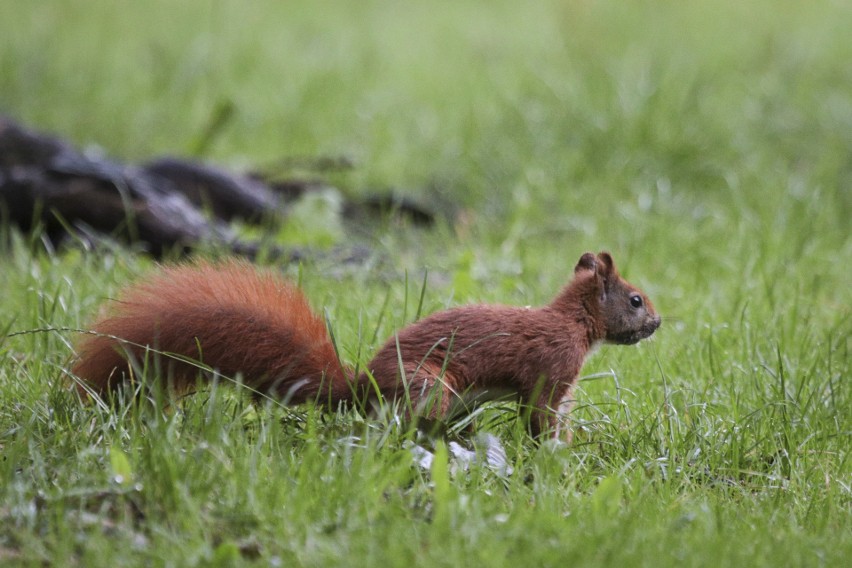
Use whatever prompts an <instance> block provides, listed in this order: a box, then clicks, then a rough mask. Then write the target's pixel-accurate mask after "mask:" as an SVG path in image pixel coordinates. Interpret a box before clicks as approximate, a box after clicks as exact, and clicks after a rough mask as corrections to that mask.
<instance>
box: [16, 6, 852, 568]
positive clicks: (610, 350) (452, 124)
mask: <svg viewBox="0 0 852 568" xmlns="http://www.w3.org/2000/svg"><path fill="white" fill-rule="evenodd" d="M850 29H852V5H849V4H848V3H846V2H839V1H828V0H826V1H816V2H793V1H786V0H781V1H769V0H750V1H747V2H733V1H722V2H714V3H710V4H708V3H701V2H665V1H647V2H633V3H622V2H615V1H608V0H601V1H555V0H554V1H546V2H544V1H542V2H539V1H536V2H529V3H518V2H504V1H496V2H465V3H450V2H437V3H431V4H423V5H416V4H410V5H409V4H408V3H398V2H385V1H371V2H285V3H282V2H271V1H270V2H255V3H250V4H249V3H244V2H235V1H230V0H220V1H216V2H201V1H194V0H193V1H186V2H180V3H175V2H165V1H159V0H155V1H149V2H135V3H131V2H113V3H101V2H94V1H83V2H75V3H63V2H53V1H48V2H15V1H12V0H0V113H3V114H6V115H8V116H10V117H12V118H14V119H16V120H20V121H22V122H23V123H25V124H27V125H29V126H31V127H33V128H36V129H38V130H42V131H46V132H52V133H55V134H57V135H59V136H62V137H64V138H66V139H68V140H70V141H72V142H73V143H75V144H77V145H79V146H81V147H88V148H92V149H94V151H102V152H104V153H106V154H108V155H110V156H113V157H115V158H118V159H122V160H128V161H141V160H145V159H148V158H151V157H154V156H158V155H163V154H170V155H177V156H183V157H195V158H198V159H202V160H205V161H210V162H212V163H216V164H219V165H223V166H226V167H229V168H233V169H236V170H241V169H250V168H270V167H277V165H279V164H281V163H282V162H286V163H290V164H292V163H294V162H299V163H310V162H311V161H312V160H317V159H320V158H335V159H338V158H344V159H345V160H347V161H349V162H351V164H352V167H351V168H349V169H344V170H340V171H334V172H312V171H307V172H306V171H302V170H299V169H297V170H296V171H292V172H290V173H293V174H294V175H296V174H298V175H316V176H319V177H322V178H323V179H325V180H326V181H327V182H328V183H329V184H331V185H333V186H335V187H336V188H337V190H338V191H339V192H340V193H339V194H337V195H338V196H339V195H349V196H363V195H368V194H370V193H375V192H384V191H390V190H393V191H395V192H398V193H401V194H403V195H406V196H409V197H411V198H414V199H417V200H419V201H421V202H422V203H425V204H427V205H432V206H433V207H435V208H436V209H437V210H439V211H451V212H452V214H451V215H449V216H445V217H442V218H441V221H440V222H439V223H438V226H437V227H435V228H434V229H431V230H422V229H418V228H415V227H412V226H406V225H405V224H402V225H399V224H396V223H392V222H391V223H388V222H381V221H377V222H376V223H375V224H374V226H370V227H367V228H365V227H363V226H361V227H353V226H349V225H347V224H345V223H343V222H342V221H341V219H340V218H339V211H338V210H337V209H336V207H335V204H336V203H337V202H338V200H337V199H336V197H335V194H334V193H331V194H328V195H326V196H325V198H323V199H319V200H317V201H315V202H311V203H304V204H301V205H299V206H297V207H296V208H295V210H294V211H293V213H292V216H291V218H290V220H289V221H288V223H287V225H286V226H285V227H284V228H280V227H269V228H267V230H271V231H276V232H277V233H278V234H279V238H280V241H281V244H284V245H286V244H292V245H299V246H310V247H314V248H316V249H317V250H319V251H321V254H318V255H317V257H316V260H315V261H311V262H307V263H304V264H302V265H301V266H275V267H274V269H276V270H283V271H284V272H285V273H287V274H289V275H291V276H292V277H293V278H294V279H298V280H299V281H300V283H301V285H302V286H303V288H304V289H305V291H306V293H307V295H308V296H309V298H310V299H311V302H312V303H313V305H314V306H315V307H317V309H318V310H324V311H325V312H326V313H327V314H328V317H329V320H330V321H331V323H332V325H333V327H334V330H335V335H336V337H337V340H338V342H339V345H340V347H341V355H342V357H343V358H344V359H345V360H346V361H348V362H351V363H356V362H359V361H360V362H366V361H367V360H368V359H369V358H370V356H371V355H372V353H373V352H374V351H375V349H377V348H378V346H379V345H380V344H381V342H383V341H384V339H385V338H386V337H388V336H390V335H391V334H392V333H393V332H394V331H395V330H396V329H399V328H400V327H401V326H403V325H405V324H406V323H408V322H410V321H412V319H413V318H414V317H416V314H417V311H418V304H419V302H420V295H421V293H423V302H422V311H423V312H431V311H435V310H438V309H442V308H444V307H448V306H454V305H459V304H462V303H470V302H501V303H512V304H519V305H537V304H542V303H545V302H547V301H549V299H550V298H551V297H552V296H553V295H554V294H555V293H556V292H557V291H558V290H559V288H560V286H562V285H563V284H564V283H565V282H567V280H568V279H569V278H570V276H571V273H572V270H573V267H574V264H575V263H576V261H577V259H578V258H579V256H580V255H581V254H582V253H583V252H584V251H587V250H593V251H597V250H602V249H606V250H609V251H611V252H612V254H613V256H614V258H615V260H616V263H617V264H618V265H619V266H620V268H621V269H622V272H623V273H624V274H625V275H626V276H627V277H628V278H629V279H630V280H631V281H633V282H634V283H636V284H637V285H640V286H641V287H642V288H643V289H644V290H645V291H646V292H647V293H648V294H649V295H650V296H651V297H652V299H653V300H654V301H655V304H656V305H657V308H658V309H659V310H660V311H661V313H662V314H663V315H664V317H665V318H666V319H665V321H664V325H663V327H662V328H661V329H660V331H659V332H658V333H657V335H656V336H655V338H654V339H653V340H652V341H650V342H647V343H645V344H642V345H640V346H638V347H632V348H618V347H605V348H603V349H602V350H601V351H600V352H599V353H598V354H597V355H595V356H594V358H592V359H591V360H590V361H589V362H588V363H587V365H586V367H585V368H584V372H583V374H584V375H585V376H587V377H589V378H588V380H584V381H583V382H582V383H581V388H580V389H579V392H578V399H579V404H578V406H577V410H576V411H575V412H574V425H575V427H576V428H577V435H576V443H575V444H574V445H573V446H571V447H559V446H555V445H552V444H541V445H538V444H536V443H534V442H533V441H532V440H530V439H529V438H528V436H527V435H526V434H525V432H524V431H523V429H522V428H521V427H520V426H519V424H518V421H517V420H515V419H514V416H515V414H516V413H517V411H516V410H515V409H513V408H512V407H499V408H493V409H490V410H489V411H488V412H485V413H483V414H482V415H481V416H479V417H478V418H477V420H476V422H475V424H474V428H473V430H470V431H461V432H456V433H454V434H453V436H454V437H453V438H452V439H453V440H454V441H458V442H459V443H460V444H461V445H462V446H464V447H466V448H468V449H473V448H474V446H475V445H476V444H475V440H476V439H477V432H480V433H481V432H483V431H485V432H491V433H493V434H495V435H497V436H498V437H499V439H500V440H501V441H502V444H503V445H504V448H505V450H506V453H507V456H508V459H509V461H510V463H511V465H512V473H511V474H506V472H505V471H498V470H495V469H492V468H489V467H488V466H487V465H484V464H482V463H480V464H476V465H473V466H472V467H469V468H467V469H466V468H465V467H464V464H463V463H462V462H460V461H459V460H458V459H457V458H455V457H453V455H452V452H448V450H447V447H446V446H445V445H444V443H443V442H441V441H434V440H420V439H416V438H415V436H414V434H413V433H411V432H409V431H408V430H406V429H405V428H402V427H400V426H399V425H394V424H389V423H376V422H371V421H365V420H364V419H363V418H361V417H358V416H354V415H353V414H352V413H348V414H345V413H344V414H341V415H335V416H332V417H328V416H325V417H324V416H322V415H321V414H319V413H316V412H314V411H313V410H312V409H310V408H302V409H296V410H295V411H292V410H284V409H280V408H274V407H270V408H257V407H253V406H251V404H249V402H248V401H247V399H246V398H244V397H241V396H240V395H239V394H236V393H235V392H234V391H233V390H229V389H213V390H209V391H204V392H202V393H200V394H198V395H196V396H195V397H191V398H188V399H185V400H182V401H180V402H179V403H178V404H177V405H168V406H169V408H168V409H167V410H166V411H163V408H162V407H158V406H157V405H156V404H154V405H145V404H144V403H137V404H136V405H129V406H126V407H123V408H121V409H101V408H98V407H91V406H90V407H83V406H81V405H80V404H79V403H78V401H77V400H76V399H75V398H74V397H73V396H72V395H71V394H69V392H68V390H67V388H66V386H67V383H66V380H67V378H66V377H65V376H64V374H63V372H64V370H65V369H67V367H68V361H69V360H70V358H71V357H72V356H73V342H74V340H75V337H76V336H75V334H74V333H73V332H72V331H68V329H78V328H85V327H86V325H87V323H88V322H90V321H91V318H92V317H93V316H94V314H95V313H96V310H97V307H98V305H99V304H100V303H101V302H102V301H104V300H105V299H107V298H109V297H111V296H113V295H114V294H115V292H116V290H117V289H118V288H119V287H120V286H121V285H122V284H124V283H126V282H128V281H130V280H131V279H133V278H135V277H138V276H140V275H143V274H144V273H145V272H146V271H147V270H150V269H151V268H152V267H153V264H154V263H153V261H152V260H151V259H149V258H147V257H145V256H144V255H141V254H135V253H131V252H128V251H126V250H123V249H121V248H120V247H119V248H115V247H108V246H106V247H104V248H102V249H98V250H84V249H83V248H82V247H80V246H79V245H74V244H71V245H68V246H66V247H62V248H60V249H59V250H57V251H55V252H54V253H49V252H48V251H46V250H45V248H44V246H43V245H42V243H41V241H40V239H39V235H37V234H36V235H22V234H20V233H17V232H15V231H14V230H9V229H8V228H6V227H4V228H3V243H2V251H0V294H2V301H0V328H2V329H3V330H4V332H5V333H15V332H21V331H28V330H29V331H32V333H27V334H18V335H14V336H11V337H7V338H5V339H4V340H0V563H2V564H5V563H9V564H15V563H20V564H25V565H27V564H28V565H33V564H43V563H56V564H62V565H81V566H83V565H85V566H95V565H104V566H107V565H119V564H121V565H130V564H154V565H184V566H185V565H211V564H212V565H220V564H221V565H241V564H252V563H257V564H258V565H287V566H297V565H305V566H317V565H329V566H330V565H346V566H352V565H356V566H357V565H363V566H368V565H371V566H372V565H403V566H415V565H424V566H425V565H428V566H444V565H446V566H458V565H472V564H476V565H487V566H501V565H513V566H517V565H520V564H523V565H556V564H559V565H572V566H583V565H590V566H601V565H627V564H630V565H643V564H644V565H654V566H657V565H675V564H677V565H680V566H683V565H687V566H690V565H713V566H717V565H749V566H758V565H775V566H777V565H808V566H837V565H840V563H841V562H842V560H843V559H844V558H848V557H849V556H850V555H852V538H850V529H852V522H850V504H852V503H851V502H850V493H852V490H850V485H852V474H850V471H851V470H852V468H851V467H850V463H849V457H848V456H849V447H850V442H849V440H850V432H852V422H850V416H852V401H850V394H849V393H850V389H849V386H848V379H849V371H850V366H849V347H850V341H849V337H850V332H852V322H850V301H851V300H852V294H850V291H849V290H850V283H852V268H850V266H852V238H850V226H851V225H852V224H850V221H849V219H850V218H852V65H850V61H852V41H850V40H849V32H848V31H849V30H850ZM223 108H229V109H231V111H232V112H231V114H230V118H229V120H228V121H226V122H225V123H224V125H223V126H222V128H221V129H219V130H217V131H216V132H215V135H213V136H206V135H205V132H208V131H209V127H210V125H211V124H212V123H213V121H214V120H215V117H216V116H217V113H218V112H221V109H223ZM238 230H239V231H242V232H244V233H245V234H246V235H249V236H251V235H252V234H254V233H253V231H256V229H251V228H248V227H239V228H238ZM353 243H354V244H353ZM354 245H357V246H364V247H369V249H370V251H371V254H370V256H369V258H368V259H367V260H366V261H364V262H363V263H361V264H345V265H344V264H341V263H340V262H339V261H337V260H335V259H338V258H340V255H341V251H343V254H344V255H345V251H346V250H347V247H352V246H354ZM63 329H64V330H65V331H62V330H63ZM38 330H42V331H38ZM51 330H53V331H51ZM413 444H419V445H421V447H422V448H424V449H426V450H428V451H431V452H433V453H434V460H433V462H432V465H431V467H428V468H423V467H420V466H419V465H418V464H417V463H416V462H415V459H414V458H413V455H412V450H411V448H412V445H413Z"/></svg>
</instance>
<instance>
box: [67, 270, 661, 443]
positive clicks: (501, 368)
mask: <svg viewBox="0 0 852 568" xmlns="http://www.w3.org/2000/svg"><path fill="white" fill-rule="evenodd" d="M659 325H660V318H659V316H658V315H657V314H656V312H655V311H654V308H653V306H652V305H651V302H650V301H648V299H647V298H646V297H645V295H644V294H643V293H642V292H640V291H639V290H637V289H636V288H634V287H633V286H631V285H630V284H629V283H627V282H626V281H625V280H624V279H622V278H621V277H620V276H619V274H618V272H617V271H616V268H615V265H614V264H613V261H612V258H611V257H610V255H609V254H608V253H600V254H599V255H597V256H596V255H594V254H592V253H586V254H584V255H583V256H582V257H581V258H580V260H579V262H578V263H577V265H576V267H575V269H574V278H573V279H572V281H571V282H570V283H569V284H568V285H567V286H566V287H565V288H564V289H563V290H562V292H561V293H560V294H559V295H558V296H557V297H556V298H555V299H554V300H553V301H552V302H551V303H550V304H549V305H547V306H544V307H541V308H519V307H509V306H492V305H473V306H466V307H460V308H455V309H450V310H446V311H442V312H438V313H435V314H432V315H430V316H428V317H426V318H424V319H422V320H420V321H418V322H416V323H413V324H411V325H409V326H408V327H406V328H404V329H402V330H401V331H400V332H398V333H397V334H395V335H394V336H393V337H391V338H390V339H389V340H388V341H387V343H386V344H385V345H384V346H383V347H382V348H381V349H380V350H379V351H378V352H377V353H376V355H375V357H374V358H373V360H372V361H371V362H370V363H369V364H368V365H367V371H369V373H370V376H372V379H373V381H374V383H373V382H371V380H370V378H369V376H368V375H367V374H366V373H359V374H358V376H355V373H354V371H353V370H351V369H349V368H347V367H345V366H343V365H342V364H341V363H340V361H339V360H338V357H337V354H336V351H335V348H334V345H333V344H332V342H331V339H330V337H329V334H328V332H327V330H326V327H325V324H324V322H323V321H322V319H321V318H319V317H318V316H317V315H315V314H314V312H313V311H312V310H311V309H310V306H309V305H308V303H307V301H306V299H305V297H304V296H303V295H302V293H301V292H300V291H299V290H298V289H296V288H295V287H294V286H293V285H292V284H290V283H289V282H287V281H286V280H284V279H282V278H280V277H278V276H275V275H273V274H272V273H268V272H261V271H259V270H257V269H256V268H254V267H252V266H251V265H249V264H247V263H245V262H239V261H227V262H222V263H218V264H208V263H195V264H188V265H179V266H171V267H166V268H162V269H161V270H160V271H159V272H157V273H156V274H154V275H153V276H150V277H149V278H147V279H146V280H142V281H141V282H139V283H137V284H135V285H132V286H130V287H128V288H127V289H125V290H124V291H123V292H122V293H121V294H120V296H119V298H118V299H117V301H115V303H114V304H112V305H111V306H110V310H109V313H108V314H107V315H106V316H105V317H103V318H101V319H100V320H99V321H97V322H96V323H95V325H94V327H93V331H94V333H93V334H92V335H87V336H85V337H84V338H83V339H82V341H81V342H80V344H79V345H78V359H77V361H76V362H75V364H74V366H73V369H72V373H73V374H74V375H75V376H76V377H78V378H79V379H80V380H81V381H82V382H81V383H80V391H81V393H83V394H85V393H86V392H87V391H93V392H95V393H98V394H103V393H105V392H107V391H108V390H110V389H112V388H114V387H116V386H117V385H118V384H119V383H121V382H123V381H125V380H126V379H127V377H128V374H129V371H130V369H132V365H131V366H128V362H127V359H128V356H129V357H130V359H131V361H137V362H138V361H140V360H141V359H142V358H143V357H144V356H145V350H146V348H147V347H151V348H152V349H155V350H156V351H157V352H161V353H165V354H169V355H176V356H177V357H171V356H170V357H161V358H160V359H159V361H158V363H159V365H158V366H155V368H156V369H158V370H159V374H160V375H161V376H162V377H165V378H167V380H169V381H170V385H171V386H173V387H174V388H177V389H185V388H188V387H189V386H191V385H193V384H194V383H195V382H196V381H197V380H198V376H199V372H198V366H197V365H193V364H192V363H191V361H200V362H201V363H203V364H204V365H205V366H208V367H210V368H213V369H215V370H216V371H218V372H219V373H221V374H223V375H226V376H230V377H236V376H237V375H241V376H242V380H243V382H244V383H245V384H246V385H247V386H249V387H251V388H252V389H253V390H254V391H256V392H259V393H262V394H272V395H274V396H277V397H279V398H281V399H283V400H285V401H286V402H289V403H294V404H297V403H302V402H305V401H308V400H321V401H326V402H328V403H329V404H331V405H332V406H337V404H339V403H340V402H349V401H352V400H353V399H355V398H359V397H365V396H373V395H375V391H376V389H377V390H378V391H379V393H380V394H381V396H383V397H384V398H386V399H395V398H398V397H400V396H402V395H404V393H405V392H406V391H405V389H406V388H407V393H408V396H410V400H411V402H412V406H413V408H414V410H415V411H416V412H417V411H419V412H426V413H428V414H430V415H433V416H434V415H443V414H446V413H447V412H449V410H450V408H451V406H452V404H453V402H454V401H457V400H459V399H460V398H461V397H463V396H465V395H469V394H470V393H471V392H475V393H481V392H483V391H487V392H488V393H491V394H495V393H499V394H506V393H511V394H513V395H515V396H517V397H519V398H520V399H521V400H522V401H524V402H526V403H528V404H531V405H532V407H533V414H532V418H533V419H532V421H531V424H530V426H531V429H532V431H533V433H535V434H538V433H539V432H541V431H542V430H544V429H552V430H554V431H555V432H556V431H558V430H559V425H560V422H559V420H558V416H557V413H556V412H555V411H556V410H559V411H562V412H564V411H565V410H566V409H567V408H566V406H567V404H568V402H569V398H570V392H571V387H572V386H573V384H574V382H575V381H576V379H577V376H578V374H579V372H580V368H581V367H582V365H583V361H584V360H585V357H586V355H587V354H588V353H589V352H590V350H591V349H592V348H593V347H594V346H595V345H596V344H597V343H600V342H609V343H621V344H630V343H636V342H637V341H639V340H641V339H644V338H646V337H649V336H650V335H651V334H653V333H654V331H655V330H656V329H657V327H659ZM562 436H563V437H569V436H570V435H569V434H567V433H565V434H562Z"/></svg>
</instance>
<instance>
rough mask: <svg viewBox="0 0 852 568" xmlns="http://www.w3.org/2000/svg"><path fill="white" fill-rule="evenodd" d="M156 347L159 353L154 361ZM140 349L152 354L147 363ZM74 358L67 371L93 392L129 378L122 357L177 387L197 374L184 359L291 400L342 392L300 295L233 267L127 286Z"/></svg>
mask: <svg viewBox="0 0 852 568" xmlns="http://www.w3.org/2000/svg"><path fill="white" fill-rule="evenodd" d="M295 330H298V333H294V331H295ZM159 345H162V346H164V351H165V352H164V353H162V354H157V356H156V357H152V356H151V353H156V350H157V349H158V346H159ZM146 346H150V347H151V349H153V350H154V351H152V352H150V353H149V354H148V356H147V357H146ZM246 346H250V348H249V349H247V348H246ZM78 355H79V357H78V359H77V362H76V364H75V365H74V367H73V369H72V372H73V373H74V374H75V375H76V376H77V377H79V378H80V379H82V380H83V381H84V383H85V384H86V385H87V386H88V388H90V389H92V390H94V391H95V392H97V393H98V394H101V393H104V392H105V391H107V390H109V389H110V388H112V387H114V386H116V385H117V384H119V383H121V382H122V381H126V380H127V379H128V372H129V367H128V358H129V359H130V361H131V364H132V365H136V366H137V368H138V366H139V365H141V364H143V362H145V361H146V360H147V363H148V364H155V365H158V366H159V367H158V368H157V370H158V374H160V375H163V376H165V377H168V379H169V381H170V382H171V384H172V386H173V387H175V388H176V389H178V390H180V389H186V388H188V387H190V386H192V384H194V382H195V380H196V378H197V376H198V368H197V365H193V364H191V363H189V362H188V361H200V362H201V363H202V364H204V365H205V366H208V367H211V368H213V369H215V370H217V371H220V372H221V373H222V374H223V375H225V376H227V377H236V376H240V375H241V376H242V377H243V380H244V381H245V383H246V384H247V385H249V386H251V387H252V388H253V389H254V390H255V391H258V392H259V393H267V392H270V391H272V392H273V393H274V394H276V395H277V396H278V397H280V398H284V399H287V400H290V401H291V402H302V401H305V400H310V399H314V398H316V397H317V396H318V395H319V396H330V397H331V398H332V400H341V399H343V398H346V396H347V394H348V393H349V385H348V381H347V379H346V373H345V371H344V370H343V369H342V368H341V367H340V365H339V362H338V359H337V355H336V352H335V350H334V346H333V345H332V343H331V341H330V339H329V336H328V332H327V330H326V327H325V324H324V322H323V321H322V319H320V318H319V317H318V316H317V315H315V314H314V313H313V311H312V310H311V308H310V306H309V305H308V302H307V300H306V299H305V297H304V296H303V295H302V293H301V292H300V291H299V290H298V289H297V288H296V287H294V286H293V285H292V284H290V283H289V282H287V281H286V280H284V279H283V278H281V277H279V276H276V275H274V274H272V273H271V272H261V271H258V270H257V269H256V268H255V267H253V266H251V265H249V264H248V263H245V262H240V261H234V260H230V261H225V262H221V263H203V262H199V263H193V264H185V265H178V266H172V267H165V268H163V269H162V270H160V271H158V272H157V273H156V274H154V275H152V276H151V277H150V278H148V279H147V280H143V281H141V282H139V283H137V284H135V285H132V286H130V287H129V288H126V289H124V290H123V291H122V292H121V294H120V295H119V297H118V298H116V300H115V301H113V302H111V303H110V305H109V306H108V307H107V313H106V315H104V316H103V317H101V318H100V319H99V320H98V321H97V322H96V323H95V324H94V326H93V328H92V335H89V336H87V337H86V338H85V339H84V340H83V341H82V342H81V343H80V345H79V346H78ZM329 362H334V363H329ZM80 390H81V391H84V390H85V388H84V387H82V386H81V387H80Z"/></svg>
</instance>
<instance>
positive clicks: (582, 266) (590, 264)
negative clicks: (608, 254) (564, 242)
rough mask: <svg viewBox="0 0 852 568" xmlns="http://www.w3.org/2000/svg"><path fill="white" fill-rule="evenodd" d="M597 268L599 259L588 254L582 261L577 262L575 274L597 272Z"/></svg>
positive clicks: (581, 258) (582, 257)
mask: <svg viewBox="0 0 852 568" xmlns="http://www.w3.org/2000/svg"><path fill="white" fill-rule="evenodd" d="M597 268H598V267H597V259H596V258H595V255H594V254H592V253H590V252H587V253H585V254H584V255H583V256H581V257H580V260H578V261H577V266H575V267H574V274H577V273H578V272H581V271H583V270H589V271H591V272H597Z"/></svg>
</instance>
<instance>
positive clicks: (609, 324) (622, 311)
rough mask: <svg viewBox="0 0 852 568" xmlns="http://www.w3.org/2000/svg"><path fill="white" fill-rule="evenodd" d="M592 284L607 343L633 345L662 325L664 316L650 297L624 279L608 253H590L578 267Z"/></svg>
mask: <svg viewBox="0 0 852 568" xmlns="http://www.w3.org/2000/svg"><path fill="white" fill-rule="evenodd" d="M574 274H575V278H576V277H580V278H583V279H584V280H586V281H587V282H589V283H590V285H591V286H592V288H591V290H593V292H591V293H590V296H593V298H589V299H588V300H587V301H590V303H591V305H588V306H587V308H590V311H591V312H592V313H593V314H594V315H595V316H596V317H597V318H598V320H599V321H598V323H599V324H603V333H604V337H603V339H604V340H605V341H606V342H607V343H617V344H621V345H630V344H633V343H637V342H639V341H640V340H642V339H645V338H647V337H650V336H651V335H652V334H653V333H654V332H655V331H656V330H657V328H658V327H660V316H659V315H658V314H657V312H656V310H655V309H654V305H653V304H651V301H650V300H648V297H647V296H646V295H645V294H644V293H643V292H642V291H641V290H639V289H638V288H636V287H635V286H633V285H631V284H630V283H629V282H627V281H626V280H624V278H622V277H621V276H620V275H619V274H618V271H617V270H616V269H615V263H614V262H613V261H612V257H611V256H610V255H609V253H607V252H601V253H600V254H598V255H595V254H593V253H590V252H587V253H585V254H584V255H583V256H581V257H580V260H579V262H577V266H576V267H575V268H574Z"/></svg>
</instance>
